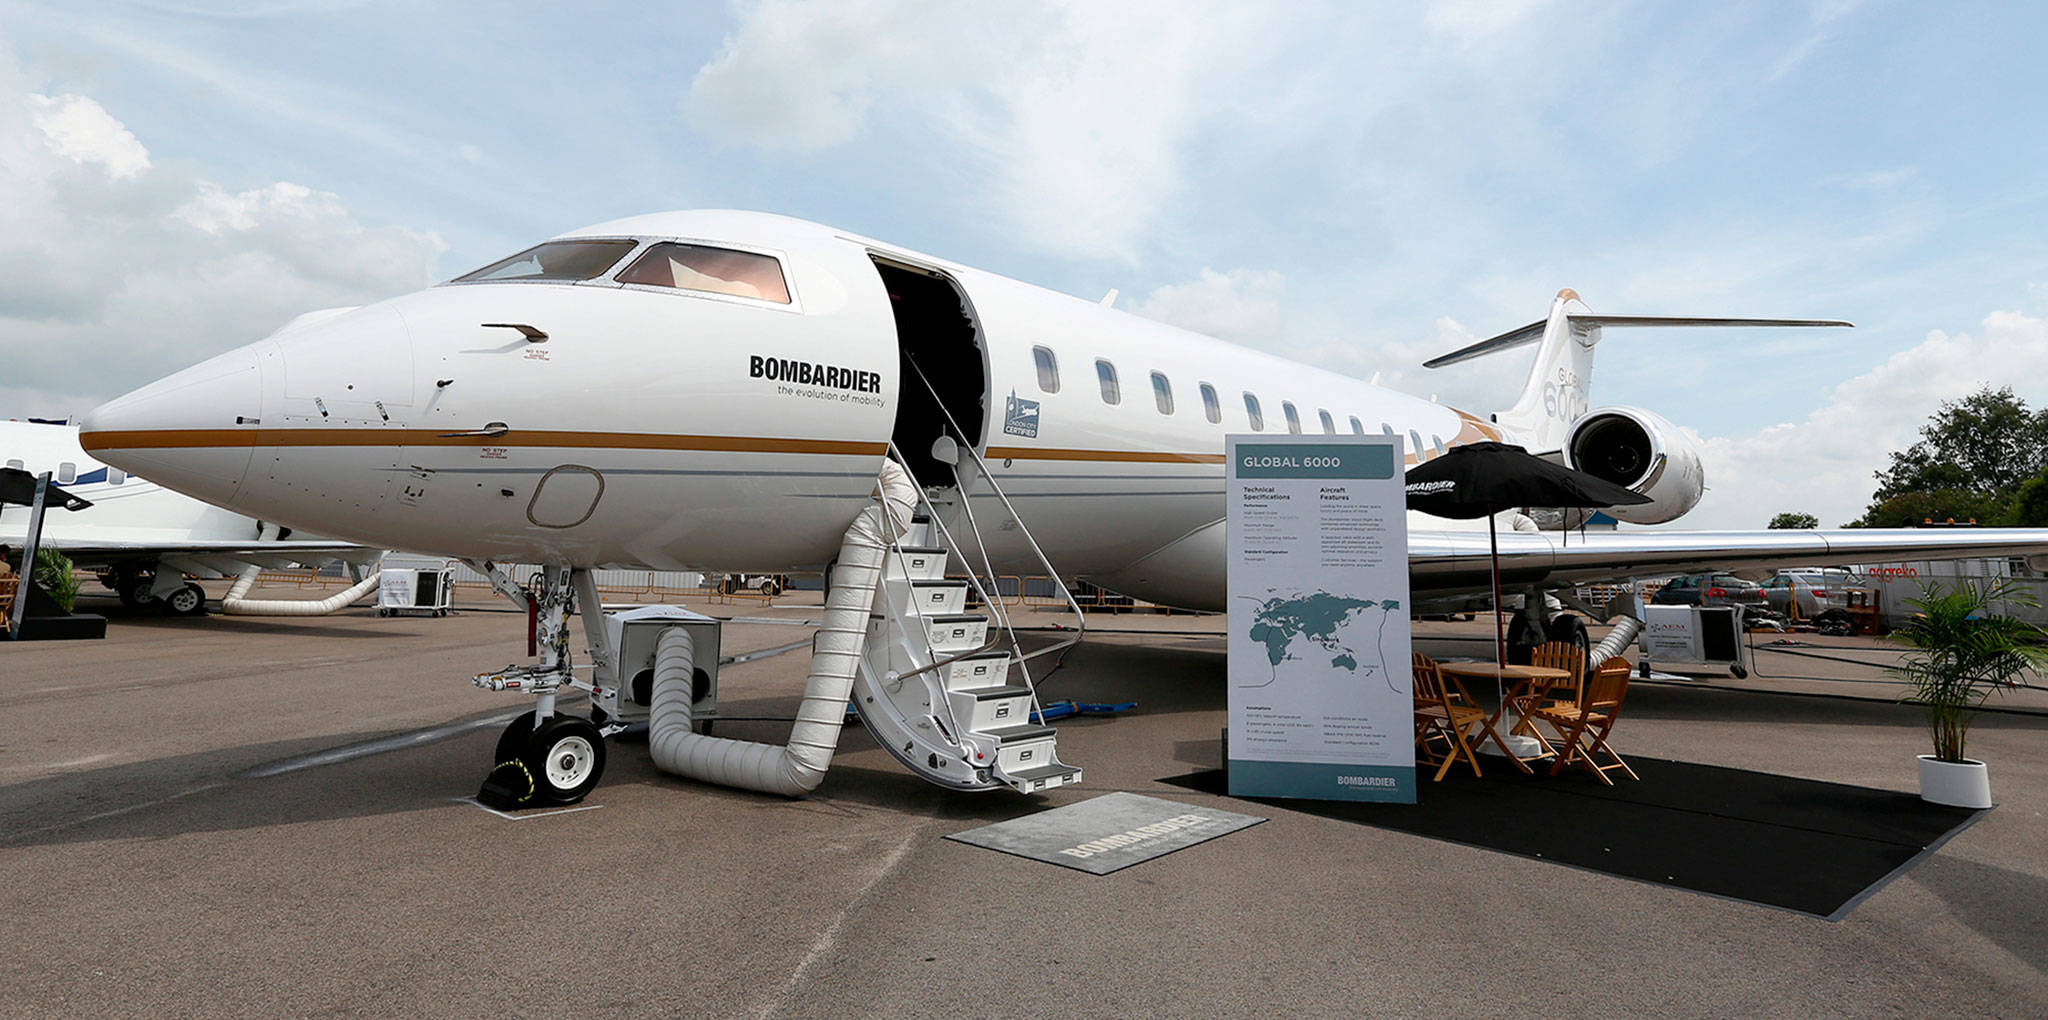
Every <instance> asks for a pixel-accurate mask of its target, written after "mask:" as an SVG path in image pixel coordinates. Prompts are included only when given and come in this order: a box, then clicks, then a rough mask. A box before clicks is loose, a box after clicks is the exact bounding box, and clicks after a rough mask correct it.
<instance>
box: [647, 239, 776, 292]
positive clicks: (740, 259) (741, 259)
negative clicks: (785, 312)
mask: <svg viewBox="0 0 2048 1020" xmlns="http://www.w3.org/2000/svg"><path fill="white" fill-rule="evenodd" d="M618 280H619V282H620V283H633V284H639V285H640V286H643V287H674V288H676V289H677V290H697V291H705V292H707V293H711V294H731V295H733V296H735V297H744V298H755V299H757V300H761V301H773V302H775V303H776V304H778V305H786V304H788V303H789V287H788V285H787V284H785V283H783V282H782V263H780V262H777V261H775V260H774V259H773V258H770V257H769V256H766V255H756V254H754V253H753V252H750V251H732V250H730V249H726V248H707V247H704V246H703V245H701V244H675V243H672V242H670V243H663V244H657V245H655V246H653V247H651V248H649V249H647V251H646V252H645V253H643V254H642V255H641V256H640V257H639V258H637V259H634V260H633V264H632V265H630V266H627V267H626V271H625V272H623V273H620V274H619V276H618Z"/></svg>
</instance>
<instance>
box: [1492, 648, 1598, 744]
mask: <svg viewBox="0 0 2048 1020" xmlns="http://www.w3.org/2000/svg"><path fill="white" fill-rule="evenodd" d="M1529 665H1531V666H1544V667H1547V668H1550V669H1561V670H1564V671H1565V672H1567V673H1569V674H1571V676H1570V678H1569V679H1566V680H1561V681H1558V682H1556V683H1553V684H1550V685H1548V686H1544V687H1529V688H1525V689H1523V690H1522V692H1521V693H1520V694H1519V695H1517V696H1516V697H1514V699H1513V700H1512V702H1511V704H1512V706H1513V708H1514V712H1515V715H1516V716H1517V721H1516V723H1515V724H1514V725H1513V726H1511V727H1509V728H1508V733H1509V734H1510V735H1515V734H1522V735H1527V736H1531V737H1535V738H1536V739H1538V740H1543V734H1541V733H1538V732H1536V710H1537V709H1539V708H1542V707H1543V706H1545V705H1550V704H1557V703H1563V702H1570V703H1577V702H1578V700H1579V695H1580V693H1581V688H1582V686H1583V685H1584V681H1585V676H1586V653H1585V650H1584V649H1582V648H1580V647H1579V646H1578V645H1575V644H1572V643H1570V642H1566V641H1548V642H1545V643H1543V644H1540V645H1537V646H1536V647H1534V648H1531V649H1529ZM1544 744H1545V745H1546V746H1547V745H1548V744H1549V741H1547V740H1544ZM1537 757H1539V758H1548V757H1550V755H1549V754H1548V753H1545V754H1540V755H1537Z"/></svg>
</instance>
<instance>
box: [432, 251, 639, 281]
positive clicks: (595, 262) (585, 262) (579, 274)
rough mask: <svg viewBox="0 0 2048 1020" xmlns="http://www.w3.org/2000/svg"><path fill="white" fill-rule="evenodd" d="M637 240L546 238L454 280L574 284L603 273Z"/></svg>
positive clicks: (623, 255)
mask: <svg viewBox="0 0 2048 1020" xmlns="http://www.w3.org/2000/svg"><path fill="white" fill-rule="evenodd" d="M637 243H638V242H636V241H549V242H547V243H546V244H538V245H535V246H533V247H531V248H528V249H526V250H525V251H523V252H520V253H519V254H517V255H514V256H512V257H511V258H508V259H500V260H499V261H497V262H493V263H491V264H490V265H488V266H485V267H483V268H482V269H479V270H477V271H476V272H473V273H464V274H463V275H461V276H458V277H456V278H455V282H456V283H481V282H484V281H492V280H528V281H531V280H552V281H559V282H563V283H573V282H575V281H578V280H589V279H594V278H596V277H599V276H603V275H604V271H605V270H607V269H610V268H611V267H612V264H613V263H615V262H617V261H619V260H620V259H622V258H624V257H625V255H626V253H627V252H629V251H632V250H633V247H634V245H635V244H637Z"/></svg>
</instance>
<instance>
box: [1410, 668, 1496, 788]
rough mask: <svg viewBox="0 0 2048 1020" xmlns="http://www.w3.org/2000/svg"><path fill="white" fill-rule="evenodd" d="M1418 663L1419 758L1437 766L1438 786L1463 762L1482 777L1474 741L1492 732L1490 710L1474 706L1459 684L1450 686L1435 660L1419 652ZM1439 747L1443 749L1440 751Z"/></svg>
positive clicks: (1416, 669) (1417, 744) (1416, 709)
mask: <svg viewBox="0 0 2048 1020" xmlns="http://www.w3.org/2000/svg"><path fill="white" fill-rule="evenodd" d="M1414 662H1415V749H1416V753H1417V756H1418V757H1420V758H1423V759H1424V760H1426V761H1427V762H1428V763H1429V764H1433V765H1436V766H1437V770H1436V777H1435V778H1436V781H1437V782H1442V781H1443V778H1444V775H1445V774H1446V773H1448V772H1450V771H1451V766H1452V765H1454V764H1456V763H1457V761H1458V760H1459V759H1460V758H1462V759H1464V760H1465V763H1466V764H1468V765H1470V766H1472V774H1473V775H1475V776H1477V775H1479V774H1480V772H1479V757H1478V755H1476V754H1474V753H1473V750H1472V748H1473V745H1474V744H1475V743H1477V741H1476V740H1475V739H1474V738H1475V737H1476V736H1478V735H1479V734H1481V733H1485V732H1488V729H1487V725H1486V710H1485V709H1482V708H1480V707H1479V706H1478V705H1475V704H1473V703H1472V699H1471V698H1470V697H1469V696H1468V695H1466V693H1465V691H1464V688H1462V687H1459V686H1457V682H1456V681H1455V680H1452V681H1449V682H1446V680H1445V677H1444V675H1443V674H1442V673H1441V672H1439V671H1438V670H1437V668H1436V660H1435V659H1432V658H1430V657H1429V656H1427V655H1423V654H1422V653H1420V652H1416V653H1414ZM1438 743H1441V744H1442V745H1443V746H1442V747H1441V748H1438V747H1437V746H1436V745H1437V744H1438Z"/></svg>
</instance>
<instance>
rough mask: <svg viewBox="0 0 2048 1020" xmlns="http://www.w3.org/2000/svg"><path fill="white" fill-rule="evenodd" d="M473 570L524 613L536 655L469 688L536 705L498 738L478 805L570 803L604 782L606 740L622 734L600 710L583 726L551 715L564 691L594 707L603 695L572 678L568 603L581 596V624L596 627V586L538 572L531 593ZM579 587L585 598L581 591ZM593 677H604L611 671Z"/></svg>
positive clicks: (570, 575) (572, 575)
mask: <svg viewBox="0 0 2048 1020" xmlns="http://www.w3.org/2000/svg"><path fill="white" fill-rule="evenodd" d="M471 566H474V567H476V568H477V569H478V570H479V572H481V573H483V574H484V576H486V577H488V578H490V580H491V586H492V587H493V588H496V589H497V590H498V591H499V592H500V593H501V594H504V595H505V596H507V597H508V598H511V599H512V600H513V601H514V602H517V603H519V604H520V605H521V606H524V607H525V608H526V610H527V625H528V628H529V631H528V643H529V646H530V647H532V648H535V649H537V650H538V652H539V654H540V662H539V663H537V664H535V665H527V666H507V667H505V668H504V669H501V670H499V671H497V672H495V673H484V674H480V675H478V676H477V677H476V678H475V680H474V681H473V682H474V683H475V684H476V685H477V686H478V687H481V688H484V689H485V690H492V691H526V692H529V693H532V694H534V695H535V696H536V697H537V699H538V700H537V701H536V702H535V704H534V709H533V711H531V712H527V713H524V714H522V715H521V716H519V718H517V719H514V720H512V725H510V726H507V727H505V732H504V735H502V736H500V737H499V738H498V749H497V753H496V755H495V757H494V758H493V759H492V760H493V762H494V764H493V765H492V767H491V771H490V774H489V775H488V776H486V777H485V778H484V785H483V788H482V789H480V790H478V791H477V795H476V796H477V801H478V802H479V803H481V804H483V805H485V806H486V807H491V808H496V809H498V810H514V809H517V808H530V807H546V806H555V805H564V804H574V803H576V802H577V801H580V800H582V799H583V798H584V797H585V796H587V795H588V794H589V793H590V791H591V790H594V789H596V788H597V783H598V780H599V779H601V778H603V777H604V762H605V746H604V738H605V737H607V736H609V735H611V734H613V733H616V732H618V731H619V730H622V729H624V728H625V727H623V726H619V725H616V724H609V721H608V720H607V719H606V717H605V715H604V713H603V711H602V710H598V709H593V711H592V718H588V719H585V718H580V717H577V716H572V715H564V714H561V713H559V712H557V711H556V710H555V698H556V695H557V693H558V692H559V691H560V690H561V688H563V687H565V686H567V687H574V688H577V689H579V690H582V691H585V692H588V693H589V694H590V695H591V698H592V700H593V701H596V700H601V699H602V698H603V697H604V696H605V695H606V694H607V693H608V692H606V691H605V690H604V689H603V688H602V687H601V686H599V681H597V680H595V679H593V680H588V681H585V680H579V679H577V678H576V676H575V674H574V672H573V667H572V665H571V662H570V657H569V603H570V600H571V599H572V598H574V597H576V596H578V595H584V596H585V597H584V599H583V602H584V605H583V611H584V612H585V613H586V614H592V615H589V616H587V617H586V620H585V622H586V624H587V625H588V626H590V627H592V628H598V627H600V626H601V625H600V624H599V623H598V622H597V621H599V620H601V619H602V610H601V608H600V607H599V605H598V603H597V591H596V587H595V585H593V584H590V583H589V579H588V573H587V572H585V571H571V570H569V569H568V568H566V567H559V568H558V567H549V568H546V569H544V570H542V571H541V572H540V574H539V576H538V577H536V578H535V583H534V585H533V588H532V589H530V590H529V589H526V588H521V587H519V586H518V585H517V584H515V583H513V581H512V580H511V578H510V577H508V576H507V575H506V574H505V572H504V571H503V570H502V569H501V568H499V567H498V566H497V565H496V564H494V563H490V562H488V561H486V562H484V563H482V564H471ZM578 575H581V576H578ZM572 582H573V583H572ZM584 587H588V588H589V589H590V590H589V592H588V593H584V592H582V591H581V590H580V589H582V588H584ZM572 589H573V590H572ZM592 650H593V654H594V655H598V656H601V655H602V654H603V651H602V649H601V647H593V649H592ZM596 675H597V676H606V675H608V671H602V670H600V671H597V672H596Z"/></svg>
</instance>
